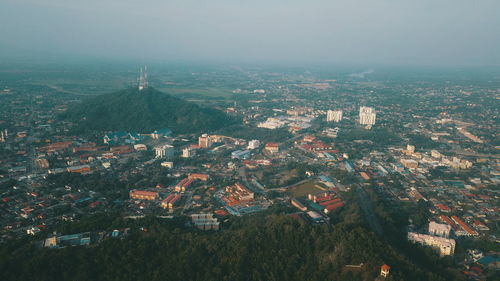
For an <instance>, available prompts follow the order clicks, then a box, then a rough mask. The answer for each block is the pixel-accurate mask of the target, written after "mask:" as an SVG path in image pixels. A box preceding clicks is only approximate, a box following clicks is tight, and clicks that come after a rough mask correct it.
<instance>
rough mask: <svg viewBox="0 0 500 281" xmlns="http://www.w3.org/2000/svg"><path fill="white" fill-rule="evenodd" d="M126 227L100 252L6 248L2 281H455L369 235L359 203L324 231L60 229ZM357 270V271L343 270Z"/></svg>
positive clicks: (101, 222)
mask: <svg viewBox="0 0 500 281" xmlns="http://www.w3.org/2000/svg"><path fill="white" fill-rule="evenodd" d="M106 226H107V227H106ZM123 226H129V227H132V229H133V230H134V231H132V234H131V235H129V236H128V237H126V238H124V239H112V238H108V239H107V240H105V241H104V242H102V243H101V244H99V245H97V246H95V247H87V248H84V247H73V248H64V249H40V248H36V247H35V246H34V245H33V246H31V247H26V246H22V247H20V248H19V247H18V245H26V244H25V243H22V242H17V243H15V242H14V243H13V242H9V243H7V244H4V245H2V246H1V247H0V280H6V281H7V280H40V281H43V280H51V281H53V280H79V281H83V280H120V281H125V280H204V281H210V280H213V281H224V280H227V281H238V280H242V281H243V280H245V281H247V280H266V281H272V280H286V281H293V280H297V281H305V280H310V281H315V280H339V281H341V280H370V281H372V280H374V279H375V278H376V277H377V276H378V274H379V270H380V266H381V265H382V264H384V263H387V264H389V265H391V267H392V270H391V276H390V277H389V278H387V279H386V280H407V281H411V280H435V281H439V280H446V279H449V280H451V279H452V278H450V276H448V277H446V276H447V275H448V274H445V270H442V269H443V268H444V266H443V265H442V264H438V263H439V261H438V260H436V262H437V264H433V265H426V264H422V263H421V261H417V260H413V259H412V258H411V256H412V255H411V254H403V253H401V252H399V251H398V250H397V249H395V248H394V247H392V246H391V245H390V243H388V242H387V241H386V240H385V239H383V238H381V237H379V236H377V235H376V234H374V233H373V232H371V231H370V230H369V228H367V227H366V226H365V224H364V222H363V219H362V215H361V213H360V210H359V207H358V206H357V204H355V203H354V204H351V205H349V206H348V207H346V208H344V209H343V210H342V211H340V213H336V214H335V218H334V219H333V223H332V224H331V225H322V226H313V225H310V224H309V223H307V222H305V221H303V220H298V219H295V218H292V217H290V216H287V215H278V214H270V213H267V214H259V215H255V216H249V217H243V218H232V219H231V220H230V222H229V223H225V225H224V230H221V231H219V232H201V231H198V230H195V229H193V228H190V227H187V226H186V225H185V223H184V222H183V221H182V220H181V221H176V220H173V221H172V220H163V221H161V220H159V219H154V218H147V219H142V220H128V221H124V220H123V219H121V218H111V219H110V218H109V217H107V216H96V217H94V218H93V220H91V221H86V222H84V223H82V222H80V223H77V224H74V223H73V224H70V225H68V226H66V227H65V228H63V229H62V231H63V232H67V233H75V232H80V231H88V230H92V229H94V230H97V229H103V228H109V229H114V228H118V227H123ZM139 227H145V228H147V229H148V231H146V232H144V231H140V230H139ZM414 247H415V249H417V248H416V247H418V246H414ZM359 264H362V266H361V267H360V268H352V267H351V268H349V267H346V265H359ZM437 268H439V269H440V270H437Z"/></svg>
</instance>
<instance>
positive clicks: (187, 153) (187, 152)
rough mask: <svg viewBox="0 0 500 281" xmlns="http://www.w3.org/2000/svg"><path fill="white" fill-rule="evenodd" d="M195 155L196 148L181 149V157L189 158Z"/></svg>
mask: <svg viewBox="0 0 500 281" xmlns="http://www.w3.org/2000/svg"><path fill="white" fill-rule="evenodd" d="M195 155H196V150H194V149H192V148H189V147H186V148H184V149H183V150H182V157H184V158H191V157H193V156H195Z"/></svg>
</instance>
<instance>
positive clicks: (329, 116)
mask: <svg viewBox="0 0 500 281" xmlns="http://www.w3.org/2000/svg"><path fill="white" fill-rule="evenodd" d="M340 120H342V110H328V112H327V113H326V122H340Z"/></svg>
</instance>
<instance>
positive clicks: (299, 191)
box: [290, 181, 322, 198]
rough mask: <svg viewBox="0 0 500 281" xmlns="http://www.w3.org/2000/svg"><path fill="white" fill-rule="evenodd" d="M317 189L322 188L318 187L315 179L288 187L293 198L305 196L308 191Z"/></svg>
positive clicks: (316, 190) (312, 191) (311, 191)
mask: <svg viewBox="0 0 500 281" xmlns="http://www.w3.org/2000/svg"><path fill="white" fill-rule="evenodd" d="M318 191H322V189H321V188H319V187H318V183H317V182H316V181H308V182H306V183H303V184H301V185H298V186H295V187H292V188H291V189H290V193H291V194H292V197H294V198H298V197H304V196H307V195H308V194H309V193H314V192H318Z"/></svg>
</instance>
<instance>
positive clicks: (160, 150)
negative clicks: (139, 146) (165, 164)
mask: <svg viewBox="0 0 500 281" xmlns="http://www.w3.org/2000/svg"><path fill="white" fill-rule="evenodd" d="M174 150H175V149H174V147H173V146H171V145H169V144H166V145H163V146H158V147H155V154H156V158H167V159H170V158H173V157H174Z"/></svg>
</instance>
